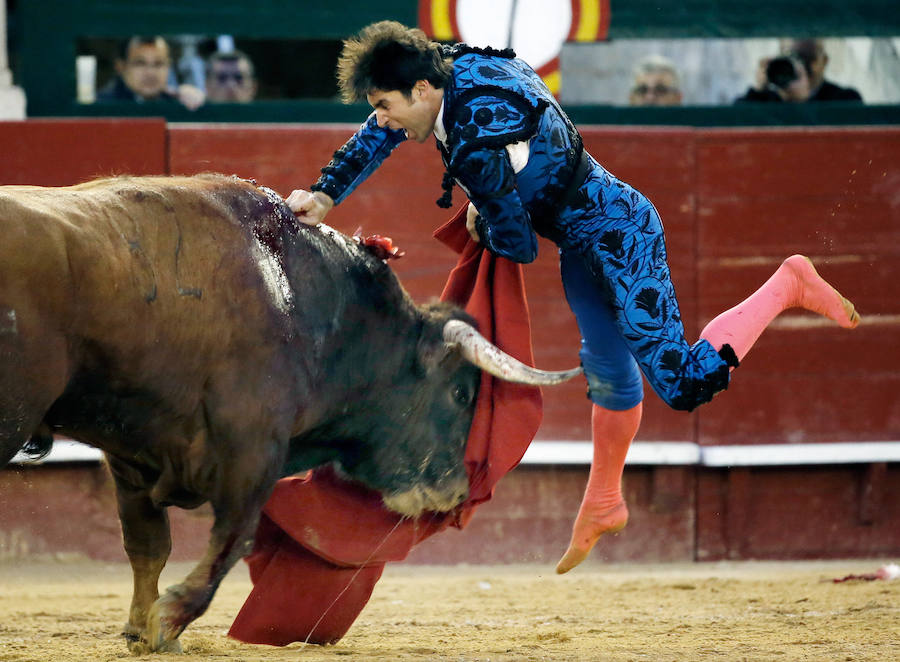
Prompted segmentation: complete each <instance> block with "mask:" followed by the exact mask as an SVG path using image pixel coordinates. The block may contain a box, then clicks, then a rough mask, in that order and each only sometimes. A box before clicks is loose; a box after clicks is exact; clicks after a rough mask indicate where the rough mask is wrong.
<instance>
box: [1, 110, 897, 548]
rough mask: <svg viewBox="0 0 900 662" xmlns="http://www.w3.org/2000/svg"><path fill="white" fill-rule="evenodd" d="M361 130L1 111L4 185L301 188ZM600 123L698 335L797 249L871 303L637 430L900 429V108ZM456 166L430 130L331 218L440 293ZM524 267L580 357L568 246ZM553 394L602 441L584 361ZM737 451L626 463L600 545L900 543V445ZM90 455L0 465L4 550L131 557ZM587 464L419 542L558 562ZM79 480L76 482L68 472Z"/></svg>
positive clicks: (600, 154)
mask: <svg viewBox="0 0 900 662" xmlns="http://www.w3.org/2000/svg"><path fill="white" fill-rule="evenodd" d="M353 129H354V127H352V126H350V125H299V124H298V125H242V124H227V125H225V124H222V125H168V126H167V125H166V124H165V122H164V121H162V120H64V121H53V120H46V121H34V120H29V121H27V122H7V123H0V145H2V146H3V153H4V155H5V156H6V158H5V159H3V160H2V162H0V184H37V185H65V184H72V183H76V182H78V181H83V180H86V179H89V178H92V177H94V176H102V175H110V174H125V173H131V174H161V173H170V174H190V173H197V172H206V171H218V172H224V173H228V174H232V173H233V174H236V175H238V176H240V177H246V178H252V179H255V180H256V181H257V182H258V183H259V184H262V185H265V186H268V187H270V188H272V189H274V190H276V191H277V192H279V193H281V194H282V195H287V194H288V193H289V192H290V191H291V190H292V189H293V188H298V187H304V188H305V187H308V186H309V184H311V183H312V182H313V181H315V178H316V177H317V175H318V170H319V168H320V167H321V166H322V165H324V164H325V163H326V162H327V161H328V159H329V158H330V155H331V153H332V152H333V151H334V149H335V148H337V147H338V146H339V145H340V144H341V143H342V142H343V141H344V140H345V139H346V138H347V137H348V136H349V134H350V132H352V130H353ZM582 133H583V135H584V140H585V144H586V146H587V148H588V150H589V151H590V152H591V153H592V154H593V155H594V156H595V157H596V158H597V159H598V160H599V161H600V162H601V163H603V164H604V165H605V166H606V167H607V168H608V169H609V170H610V171H612V172H613V173H614V174H616V175H617V176H619V177H621V178H623V179H625V180H626V181H629V182H630V183H632V184H634V185H635V186H636V187H637V188H638V189H640V190H642V191H643V192H645V193H646V194H647V195H648V196H649V197H650V198H651V199H652V200H653V201H654V203H655V204H656V206H657V207H658V209H659V211H660V213H661V215H662V218H663V221H664V223H665V225H666V229H667V237H668V250H669V258H670V263H671V266H672V273H673V279H674V282H675V285H676V289H677V291H678V295H679V299H680V302H681V306H682V314H683V318H684V320H685V326H686V331H687V334H688V336H689V337H690V338H696V337H697V335H698V334H699V332H700V330H701V329H702V328H703V326H704V325H705V324H706V323H707V322H708V321H709V320H710V319H712V317H714V316H715V314H717V313H718V312H720V311H722V310H724V309H726V308H728V307H729V306H731V305H733V304H734V303H736V302H737V301H739V300H741V299H743V298H744V297H746V296H747V295H748V294H749V293H751V292H752V291H753V290H754V289H755V287H757V286H758V285H759V284H761V283H762V281H763V279H764V278H765V277H766V276H767V275H768V274H769V273H770V272H771V271H772V270H773V269H774V268H775V267H776V266H777V264H778V263H779V262H780V260H781V259H783V258H784V257H786V256H788V255H790V254H792V253H795V252H802V253H805V254H807V255H809V256H810V257H812V259H813V261H814V262H815V263H816V264H817V267H818V268H819V270H820V272H821V273H822V274H823V275H824V276H825V277H826V278H828V279H829V280H831V281H832V282H834V283H835V284H836V285H837V286H838V287H839V288H840V289H841V290H842V291H843V292H844V293H845V294H846V295H847V296H848V297H849V298H851V299H852V300H853V301H854V303H855V304H856V306H857V308H858V310H859V311H860V312H861V313H862V315H863V320H864V321H863V324H862V325H861V326H860V327H859V328H858V329H857V330H855V331H853V332H852V333H849V332H846V331H842V330H840V329H836V328H831V327H829V326H827V325H821V324H820V323H819V321H818V320H817V319H815V318H812V317H809V316H807V315H801V314H797V313H789V314H785V315H783V316H781V317H780V318H779V319H778V320H777V321H776V323H775V324H774V325H773V326H772V327H771V328H770V329H768V330H767V331H766V332H765V333H764V334H763V336H762V337H761V339H760V341H759V342H758V343H757V345H756V346H755V347H754V349H753V352H752V353H751V354H750V355H749V356H748V357H747V358H746V360H745V361H744V363H743V365H742V366H741V368H740V369H739V370H738V371H737V372H736V373H735V376H734V380H733V383H732V386H731V387H730V388H729V390H728V391H727V393H725V394H722V395H720V396H719V397H717V398H716V399H715V400H714V401H713V402H712V403H710V404H708V405H706V406H704V407H702V408H701V409H700V410H698V411H697V412H694V413H691V414H685V413H679V412H673V411H670V410H669V409H668V408H666V407H665V405H663V404H662V403H661V402H660V401H659V399H658V398H656V397H655V396H654V395H653V394H652V393H650V392H649V390H648V397H647V400H646V403H645V417H644V423H643V427H642V428H641V431H640V433H639V437H638V440H637V441H638V442H646V444H648V445H652V444H654V443H656V442H682V443H687V444H694V445H696V446H697V447H699V448H700V449H701V450H702V449H710V450H719V449H720V447H750V446H755V445H760V444H776V445H785V444H799V445H801V446H802V445H808V444H814V443H815V444H819V443H833V442H840V443H849V444H864V443H866V442H894V443H898V442H900V398H898V397H897V396H896V393H898V387H900V307H898V303H897V302H898V301H900V128H898V127H879V128H777V129H691V128H671V129H670V128H648V127H629V128H624V127H582ZM441 175H442V168H441V164H440V159H439V158H438V157H437V154H435V153H434V148H433V146H431V145H425V146H420V145H414V144H404V145H401V146H400V147H399V148H398V150H397V151H396V153H395V154H394V155H392V156H391V158H390V159H388V160H387V161H386V162H385V164H384V166H383V167H382V168H380V169H379V170H378V171H377V172H376V173H375V174H374V175H373V176H372V177H371V178H370V179H369V181H367V182H366V183H364V184H363V185H362V186H361V187H360V188H359V189H358V190H357V192H356V193H355V194H354V195H353V196H351V197H350V198H349V199H348V200H347V201H346V202H345V203H343V204H341V205H340V206H339V207H337V208H336V209H335V210H334V211H333V212H332V213H331V215H330V216H329V223H330V224H331V225H333V226H334V227H336V228H337V229H339V230H342V231H344V232H348V233H352V232H354V231H355V230H356V229H357V228H359V227H361V228H362V232H363V233H364V234H375V233H378V234H384V235H388V236H391V237H392V238H393V239H394V241H395V243H396V244H397V245H399V246H400V247H401V248H402V249H404V250H405V251H406V253H407V255H406V257H404V258H403V259H402V260H399V261H397V262H395V263H393V265H392V266H394V267H395V269H396V271H397V272H398V274H399V276H400V278H401V280H402V281H403V283H404V285H405V286H406V287H407V289H408V290H409V291H410V292H411V293H412V295H413V296H414V297H415V298H416V299H418V300H424V299H426V298H428V297H431V296H436V295H438V294H439V293H440V291H441V288H442V286H443V283H444V279H445V278H446V275H447V273H448V271H449V269H450V268H451V267H452V266H453V264H454V262H455V259H454V255H453V254H451V253H450V252H449V250H447V249H446V248H444V247H443V246H442V245H440V244H438V243H437V242H436V241H434V240H433V239H432V238H431V232H432V230H433V229H434V228H436V227H438V226H439V225H440V224H442V223H443V222H444V221H445V220H446V219H447V218H448V217H449V214H448V212H447V211H446V210H441V209H439V208H438V207H437V206H436V205H435V204H434V201H435V200H436V199H437V198H438V197H439V196H440V194H441V188H440V182H441ZM454 201H455V203H456V204H457V205H462V204H463V203H464V202H465V196H464V194H463V193H462V191H461V190H459V189H456V190H455V191H454ZM525 273H526V283H527V288H528V297H529V305H530V308H531V313H532V318H533V338H534V345H535V355H536V359H537V362H538V365H539V366H541V367H546V368H554V369H559V368H565V367H570V366H572V365H574V364H575V363H577V360H578V357H577V354H578V333H577V329H576V328H575V324H574V320H573V319H572V315H571V313H570V311H569V310H568V307H567V305H566V303H565V298H564V296H563V294H562V289H561V286H560V283H559V274H558V260H557V256H556V251H555V248H554V247H553V246H552V245H551V244H549V243H548V242H546V241H544V240H541V251H540V256H539V258H538V260H537V261H536V263H535V264H533V265H529V266H527V267H526V271H525ZM544 400H545V412H544V422H543V425H542V427H541V429H540V431H539V434H538V440H540V441H546V442H548V443H551V442H559V441H579V442H586V441H587V440H589V439H590V434H589V427H588V426H589V404H588V401H587V400H586V398H585V384H584V380H583V379H581V380H574V382H573V383H569V384H566V385H564V386H561V387H558V388H554V389H545V391H544ZM551 448H552V447H551ZM809 448H818V447H813V446H809ZM729 462H730V461H723V463H719V464H717V465H702V463H678V462H676V463H674V464H666V463H664V462H663V463H659V464H656V463H654V462H652V461H648V462H641V463H632V462H631V461H630V463H629V466H628V468H627V470H626V476H625V491H626V496H627V498H628V499H629V503H630V505H632V509H631V510H632V518H631V523H630V524H629V526H628V528H627V529H626V530H625V531H624V532H623V533H622V534H621V535H620V536H618V537H617V538H616V539H614V540H611V541H609V542H607V543H604V549H603V550H602V551H601V552H599V553H598V554H599V555H600V557H602V558H605V559H609V560H634V559H640V560H686V559H717V558H804V557H810V556H820V557H821V556H824V557H828V556H864V555H877V554H883V553H898V552H900V527H898V526H897V522H898V521H900V505H898V504H900V475H898V474H900V466H898V464H897V461H896V459H893V460H892V459H890V458H888V459H884V458H882V457H878V456H877V455H876V456H873V457H872V458H871V459H870V460H867V461H863V460H859V459H856V460H853V461H852V462H836V461H833V460H831V461H827V462H823V463H822V464H818V463H816V462H815V457H812V458H811V459H810V458H809V457H807V459H805V460H804V461H803V462H801V463H799V464H798V465H790V463H788V464H789V466H772V463H770V462H765V461H763V462H757V461H755V460H751V461H748V462H747V463H743V464H741V465H740V466H737V465H734V466H732V465H730V464H729ZM800 465H803V466H800ZM78 467H79V465H71V466H67V468H65V469H62V468H54V469H53V470H50V468H49V467H23V466H20V465H13V466H11V467H10V468H7V469H5V470H3V471H2V472H0V532H2V535H3V537H2V538H0V553H2V550H3V549H4V548H13V547H14V548H15V549H20V548H21V549H31V550H33V551H41V550H43V551H69V550H71V551H80V552H84V553H87V554H90V555H92V556H97V557H101V558H117V559H118V558H124V556H123V555H122V553H121V549H120V544H119V543H118V527H117V524H116V521H115V507H114V505H112V501H111V500H109V499H108V497H109V496H111V494H110V495H105V496H100V492H102V490H98V489H95V488H94V487H91V488H90V489H86V488H84V484H85V481H88V483H89V484H90V485H91V486H96V485H97V484H98V481H100V478H99V477H98V474H97V472H98V469H97V468H96V465H93V466H91V465H88V466H83V467H81V468H80V469H79V468H78ZM80 472H81V473H80ZM84 472H86V473H84ZM101 473H102V472H101ZM586 473H587V467H586V465H585V464H583V463H577V462H576V463H573V464H566V463H561V464H557V463H554V464H550V465H546V464H540V463H537V464H529V465H524V466H522V467H520V468H519V469H517V470H516V471H514V472H513V473H512V474H511V475H510V476H508V477H507V478H506V479H504V481H503V482H501V484H500V486H499V488H498V490H497V493H496V496H495V498H494V500H493V501H491V502H489V503H488V504H486V505H485V506H483V507H482V508H481V509H480V511H479V513H478V514H477V515H476V517H475V518H474V520H473V522H472V523H471V525H470V526H469V527H468V528H467V529H466V530H465V531H463V532H462V533H456V532H454V533H447V534H444V535H442V536H436V537H434V538H432V539H431V540H429V541H427V542H426V543H425V544H423V545H422V546H421V547H420V548H418V549H417V550H415V551H414V553H413V556H412V560H413V561H418V562H433V561H442V562H463V561H467V562H475V561H491V560H493V561H497V560H502V561H515V560H521V561H535V560H540V561H543V560H548V559H549V560H555V557H556V556H558V555H559V554H561V553H562V551H564V549H565V545H566V543H567V541H568V533H569V527H570V526H571V521H572V519H573V518H574V515H575V512H576V511H577V507H578V502H579V500H580V495H581V490H582V488H583V485H584V480H585V478H586ZM44 480H46V481H56V484H57V488H48V490H47V491H46V492H41V494H42V495H43V496H40V497H38V496H37V494H38V493H37V492H36V488H35V486H36V485H38V484H39V483H40V482H41V481H44ZM63 485H64V486H67V489H65V490H60V489H59V486H63ZM24 486H28V487H27V489H26V488H25V487H24ZM106 488H108V489H109V490H111V485H104V489H106ZM53 495H56V497H54V496H53ZM73 495H76V496H77V497H78V499H83V500H84V501H85V506H84V509H83V511H84V513H85V514H84V518H85V519H84V521H85V522H86V523H87V522H90V523H91V524H90V526H93V524H94V523H95V522H99V521H101V520H104V518H106V521H105V524H104V525H103V527H101V528H100V530H101V532H102V533H103V535H101V534H97V535H92V536H82V535H79V534H78V533H77V532H75V533H74V534H69V535H67V534H65V533H64V531H63V527H64V526H65V524H66V520H67V521H69V522H70V521H71V519H72V518H73V517H77V514H76V513H74V512H71V511H72V509H73V508H75V506H74V505H73V504H72V503H71V500H72V497H73ZM66 499H69V501H70V503H68V504H67V505H66V508H65V509H63V508H59V512H65V513H66V516H65V517H62V518H57V519H58V527H57V525H56V524H53V525H52V526H51V525H50V523H49V522H48V520H46V519H45V520H44V522H43V527H42V526H40V525H38V524H35V523H34V520H35V519H38V518H39V517H38V516H37V515H35V513H37V512H40V513H45V512H47V510H51V509H55V508H57V506H55V505H54V503H55V502H56V501H63V500H66ZM36 504H40V505H36ZM36 508H39V511H37V510H35V509H36ZM98 509H100V510H99V511H98ZM75 510H77V508H75ZM98 512H102V513H105V514H104V515H103V516H100V515H98V514H97V513H98ZM13 513H18V514H13ZM29 513H30V516H29V515H28V514H29ZM173 516H174V519H175V523H176V526H177V527H179V529H181V530H184V531H186V530H191V528H192V527H196V526H197V525H198V523H199V524H202V525H203V526H204V529H205V527H206V526H208V521H207V520H206V518H205V517H204V515H203V511H200V514H199V515H197V514H189V515H183V514H175V513H173ZM40 517H44V515H40ZM53 521H54V522H56V521H57V520H53ZM29 522H31V523H29ZM826 526H827V530H824V529H823V527H826ZM179 537H182V536H179V535H178V533H177V532H176V536H175V538H176V540H175V556H176V557H179V556H180V557H182V558H184V557H188V556H194V555H196V552H198V551H199V550H195V549H193V548H192V547H191V544H190V543H189V542H185V541H181V542H179V541H178V538H179ZM185 537H190V536H185ZM11 540H15V541H18V542H15V543H12V542H10V541H11ZM110 540H112V542H110ZM11 545H12V546H13V547H10V546H11ZM10 553H14V554H15V553H16V552H15V551H13V552H10Z"/></svg>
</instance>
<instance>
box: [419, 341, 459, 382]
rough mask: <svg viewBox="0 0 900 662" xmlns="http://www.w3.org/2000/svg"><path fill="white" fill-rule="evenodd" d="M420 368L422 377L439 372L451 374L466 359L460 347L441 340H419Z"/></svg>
mask: <svg viewBox="0 0 900 662" xmlns="http://www.w3.org/2000/svg"><path fill="white" fill-rule="evenodd" d="M417 349H418V357H417V358H418V366H417V367H418V368H419V370H421V373H422V375H430V374H434V372H435V371H437V370H442V371H445V372H450V371H452V370H455V369H456V368H457V367H458V366H459V365H460V364H461V363H462V362H463V361H464V360H465V359H463V355H462V352H461V351H460V348H459V345H457V344H455V343H447V342H444V341H443V340H442V339H441V338H427V337H426V336H425V335H423V336H422V337H421V338H419V345H418V348H417Z"/></svg>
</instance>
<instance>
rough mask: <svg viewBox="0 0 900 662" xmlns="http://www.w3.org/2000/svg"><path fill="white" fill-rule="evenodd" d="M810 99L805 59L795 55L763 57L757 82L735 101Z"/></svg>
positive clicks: (757, 73) (756, 101)
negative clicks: (804, 64)
mask: <svg viewBox="0 0 900 662" xmlns="http://www.w3.org/2000/svg"><path fill="white" fill-rule="evenodd" d="M808 99H809V77H808V76H807V73H806V67H804V66H803V61H802V60H800V58H798V57H794V56H788V55H784V56H780V57H773V58H763V59H762V60H760V63H759V67H758V68H757V72H756V84H755V85H754V86H753V87H751V88H749V89H748V90H747V92H746V93H744V95H743V96H741V97H738V98H737V99H735V103H747V102H750V103H758V102H775V103H803V102H805V101H807V100H808Z"/></svg>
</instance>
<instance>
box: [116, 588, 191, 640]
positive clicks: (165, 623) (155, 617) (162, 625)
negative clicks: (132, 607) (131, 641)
mask: <svg viewBox="0 0 900 662" xmlns="http://www.w3.org/2000/svg"><path fill="white" fill-rule="evenodd" d="M173 604H177V597H176V596H175V595H173V593H172V590H171V589H170V590H169V591H168V592H167V593H166V594H165V595H164V596H162V597H161V598H159V599H158V600H157V601H156V602H154V603H153V606H151V607H150V613H149V614H148V615H147V629H146V630H145V631H144V633H143V636H142V637H141V642H140V643H144V644H146V645H147V646H148V651H147V652H150V653H181V652H182V651H181V643H180V642H179V641H178V635H180V634H181V630H182V629H183V628H179V627H176V626H174V625H173V624H172V623H171V621H170V620H169V618H167V617H166V616H164V614H168V612H169V609H171V607H172V606H173ZM129 650H131V646H129ZM132 652H134V650H132Z"/></svg>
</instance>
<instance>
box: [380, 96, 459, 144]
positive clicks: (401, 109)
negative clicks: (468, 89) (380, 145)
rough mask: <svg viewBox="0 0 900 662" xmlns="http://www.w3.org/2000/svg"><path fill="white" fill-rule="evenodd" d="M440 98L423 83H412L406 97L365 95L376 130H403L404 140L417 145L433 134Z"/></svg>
mask: <svg viewBox="0 0 900 662" xmlns="http://www.w3.org/2000/svg"><path fill="white" fill-rule="evenodd" d="M420 83H424V85H420ZM442 98H443V94H442V91H441V90H437V89H435V88H434V87H432V86H431V85H430V84H429V83H427V82H426V81H419V82H418V83H416V85H415V86H414V87H413V89H412V91H411V92H410V96H409V97H407V96H406V95H405V94H403V92H401V91H400V90H372V91H371V92H370V93H369V94H367V95H366V99H368V101H369V103H370V104H371V105H372V107H373V108H374V109H375V118H376V119H377V120H378V126H380V127H387V128H389V129H392V130H398V129H403V130H405V131H406V137H407V138H409V139H410V140H415V141H416V142H420V143H422V142H425V141H426V140H428V138H429V137H430V136H431V133H432V131H434V123H435V121H436V120H437V114H438V110H439V109H440V107H441V106H440V104H441V100H442Z"/></svg>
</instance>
